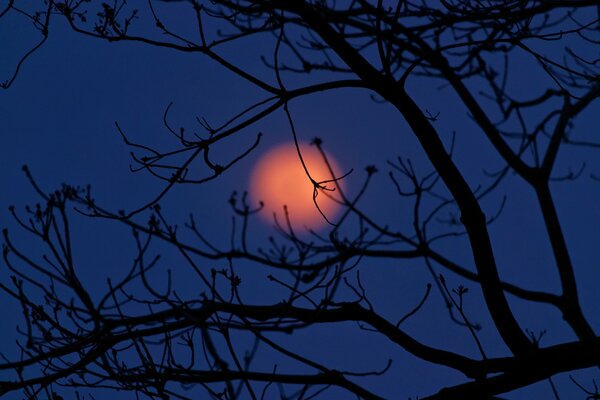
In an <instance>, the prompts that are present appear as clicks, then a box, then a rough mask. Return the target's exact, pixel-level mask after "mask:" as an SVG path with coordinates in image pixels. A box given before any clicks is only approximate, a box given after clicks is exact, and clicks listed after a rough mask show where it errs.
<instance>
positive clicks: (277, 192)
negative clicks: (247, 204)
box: [249, 142, 343, 230]
mask: <svg viewBox="0 0 600 400" xmlns="http://www.w3.org/2000/svg"><path fill="white" fill-rule="evenodd" d="M300 151H301V153H302V158H303V160H304V163H305V165H306V167H307V169H308V171H309V173H310V175H311V176H312V178H313V179H315V180H316V181H317V182H321V181H325V180H330V179H332V176H331V173H330V171H329V169H328V168H327V165H326V163H325V161H324V160H323V157H322V156H321V154H320V153H319V151H318V149H317V148H316V146H311V145H309V144H307V143H303V142H301V143H300ZM326 154H327V160H328V162H329V164H330V165H331V167H332V169H333V171H334V173H335V175H336V177H339V176H341V175H342V170H341V169H340V167H339V164H338V163H337V162H336V161H335V160H334V159H333V158H332V157H331V155H330V154H329V153H327V152H326ZM323 185H324V186H326V187H327V188H335V183H334V182H327V183H324V184H323ZM342 188H343V185H342ZM313 189H314V186H313V184H312V183H311V182H310V180H309V178H308V176H306V172H305V171H304V168H303V167H302V163H301V162H300V158H299V157H298V152H297V150H296V147H295V145H294V143H293V142H289V143H283V144H279V145H277V146H274V147H271V148H269V149H268V150H267V151H266V152H265V153H264V154H263V155H262V157H261V158H260V159H259V160H258V162H257V163H256V165H254V167H253V169H252V173H251V175H250V190H249V194H250V199H251V200H252V202H253V203H254V204H257V203H258V202H259V201H262V202H264V210H262V211H261V213H260V214H259V215H261V217H262V219H263V221H266V222H267V223H273V222H274V219H273V215H274V214H275V215H276V217H277V220H278V221H279V224H280V225H282V226H285V224H286V222H285V213H284V209H283V207H284V205H286V206H287V209H288V213H289V217H290V221H291V223H292V226H293V228H294V229H297V230H301V229H303V228H304V227H308V228H310V229H313V230H319V229H321V228H323V227H325V226H326V225H328V223H327V221H326V220H325V219H324V218H323V216H322V215H321V214H320V213H319V211H318V210H317V208H316V207H315V203H314V201H313ZM327 194H328V195H330V196H333V197H335V198H339V197H338V196H339V195H338V191H337V189H336V190H335V191H327ZM317 204H318V205H319V208H320V209H321V211H322V212H323V214H325V216H327V219H329V220H330V221H332V220H333V218H334V217H335V216H336V214H337V212H338V211H339V209H340V205H339V204H337V203H336V202H335V201H333V200H331V199H330V198H328V196H327V195H325V194H324V193H322V191H319V194H318V196H317Z"/></svg>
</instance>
